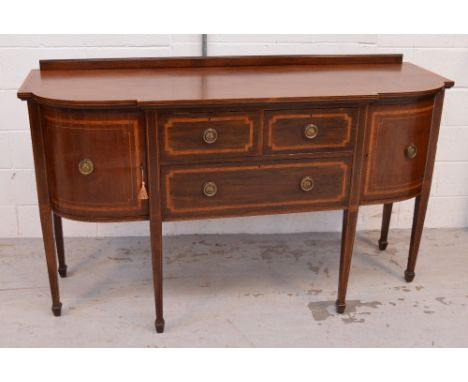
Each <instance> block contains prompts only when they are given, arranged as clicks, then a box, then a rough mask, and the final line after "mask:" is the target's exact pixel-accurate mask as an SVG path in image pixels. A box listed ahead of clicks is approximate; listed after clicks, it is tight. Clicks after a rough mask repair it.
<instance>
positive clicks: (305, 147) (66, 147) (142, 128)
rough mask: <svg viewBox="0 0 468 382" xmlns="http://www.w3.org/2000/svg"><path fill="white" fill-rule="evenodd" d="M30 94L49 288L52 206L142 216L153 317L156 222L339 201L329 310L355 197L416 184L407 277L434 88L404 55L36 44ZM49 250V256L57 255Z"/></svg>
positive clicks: (426, 188)
mask: <svg viewBox="0 0 468 382" xmlns="http://www.w3.org/2000/svg"><path fill="white" fill-rule="evenodd" d="M40 67H41V69H40V70H33V71H31V72H30V74H29V75H28V77H27V79H26V80H25V82H24V84H23V85H22V87H21V88H20V90H19V91H18V97H19V98H21V99H23V100H27V101H28V108H29V117H30V124H31V134H32V143H33V151H34V162H35V169H36V181H37V190H38V199H39V210H40V218H41V225H42V232H43V238H44V246H45V252H46V260H47V268H48V272H49V281H50V287H51V293H52V311H53V313H54V314H55V315H56V316H59V315H60V314H61V306H62V304H61V302H60V296H59V287H58V278H57V269H58V272H59V274H60V276H62V277H65V276H66V274H67V266H66V264H65V255H64V245H63V233H62V221H61V218H62V217H66V218H70V219H76V220H83V221H129V220H149V221H150V232H151V250H152V260H153V275H154V290H155V303H156V322H155V325H156V330H157V331H158V332H162V331H163V330H164V318H163V304H162V279H163V274H162V265H163V261H162V259H163V257H162V222H163V221H169V220H184V219H199V218H212V217H225V216H248V215H258V214H276V213H291V212H299V211H317V210H327V209H342V210H343V234H342V243H341V257H340V272H339V284H338V298H337V302H336V306H337V311H338V312H339V313H342V312H343V311H344V310H345V307H346V303H345V297H346V289H347V282H348V276H349V270H350V265H351V256H352V249H353V243H354V236H355V231H356V223H357V216H358V209H359V206H360V205H363V204H375V203H378V204H384V213H383V220H382V234H381V238H380V240H379V248H380V249H381V250H384V249H385V248H386V247H387V245H388V241H387V238H388V228H389V224H390V217H391V210H392V205H393V202H395V201H400V200H404V199H409V198H412V197H415V198H416V203H415V212H414V221H413V230H412V235H411V243H410V250H409V257H408V266H407V269H406V271H405V279H406V280H407V281H412V280H413V278H414V275H415V273H414V269H415V264H416V259H417V254H418V249H419V243H420V240H421V234H422V229H423V225H424V218H425V214H426V209H427V203H428V199H429V193H430V186H431V180H432V173H433V167H434V160H435V150H436V145H437V137H438V132H439V125H440V117H441V113H442V104H443V97H444V89H445V88H450V87H452V86H453V84H454V83H453V81H450V80H447V79H445V78H443V77H441V76H438V75H437V74H434V73H432V72H429V71H426V70H424V69H422V68H420V67H418V66H415V65H412V64H409V63H403V62H402V56H401V55H367V56H262V57H212V58H197V57H188V58H142V59H92V60H45V61H41V63H40ZM57 262H58V266H57Z"/></svg>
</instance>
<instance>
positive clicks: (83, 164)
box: [78, 159, 94, 175]
mask: <svg viewBox="0 0 468 382" xmlns="http://www.w3.org/2000/svg"><path fill="white" fill-rule="evenodd" d="M78 171H79V172H80V173H81V174H82V175H90V174H91V173H92V172H93V171H94V163H93V161H92V160H91V159H83V160H81V161H80V163H78Z"/></svg>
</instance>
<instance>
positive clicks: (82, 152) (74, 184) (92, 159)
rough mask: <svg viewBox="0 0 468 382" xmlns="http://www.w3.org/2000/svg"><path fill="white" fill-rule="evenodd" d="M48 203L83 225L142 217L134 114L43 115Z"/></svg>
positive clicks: (141, 157)
mask: <svg viewBox="0 0 468 382" xmlns="http://www.w3.org/2000/svg"><path fill="white" fill-rule="evenodd" d="M43 125H44V144H45V149H46V161H47V169H48V182H49V189H50V198H51V203H52V205H53V207H54V209H55V210H57V211H58V212H61V213H62V214H64V215H72V216H73V217H77V218H79V217H81V218H83V219H85V220H93V219H96V220H106V219H108V220H112V219H113V218H125V217H129V218H131V217H137V216H144V215H147V210H148V206H147V205H148V203H147V201H145V200H140V199H139V198H138V192H139V190H140V188H141V184H142V183H141V182H142V171H141V166H144V163H145V151H144V143H145V141H144V133H143V129H142V126H144V125H143V124H142V120H141V117H140V115H139V114H138V113H136V112H135V113H115V112H86V113H84V112H79V111H58V110H54V109H44V111H43Z"/></svg>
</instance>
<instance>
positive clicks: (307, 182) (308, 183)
mask: <svg viewBox="0 0 468 382" xmlns="http://www.w3.org/2000/svg"><path fill="white" fill-rule="evenodd" d="M314 185H315V183H314V180H313V179H312V177H311V176H305V177H304V178H302V180H301V183H300V187H301V190H302V191H304V192H308V191H310V190H312V189H313V188H314Z"/></svg>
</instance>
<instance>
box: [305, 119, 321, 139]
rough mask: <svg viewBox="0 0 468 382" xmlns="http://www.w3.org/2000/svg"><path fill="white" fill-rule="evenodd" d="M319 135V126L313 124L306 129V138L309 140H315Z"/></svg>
mask: <svg viewBox="0 0 468 382" xmlns="http://www.w3.org/2000/svg"><path fill="white" fill-rule="evenodd" d="M317 135H318V126H317V125H314V124H313V123H311V124H309V125H307V126H306V127H305V128H304V136H305V137H306V138H307V139H314V138H315V137H316V136H317Z"/></svg>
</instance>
